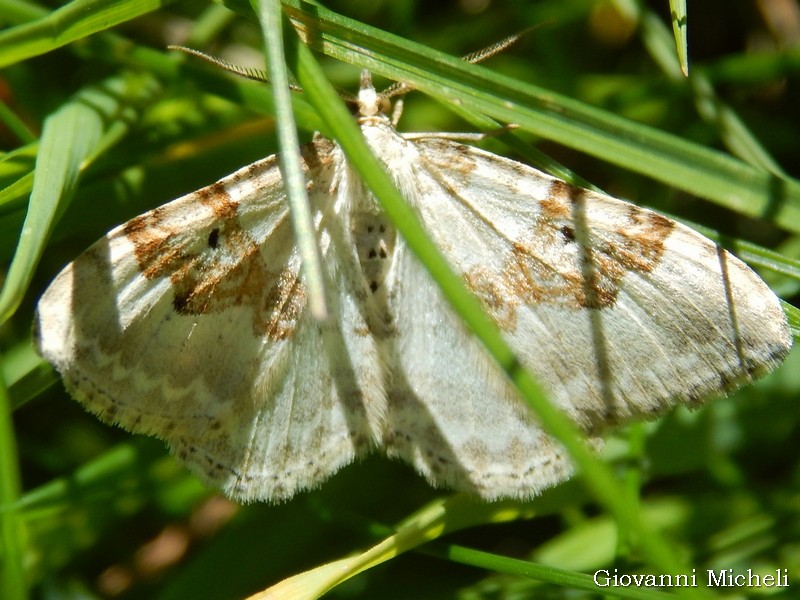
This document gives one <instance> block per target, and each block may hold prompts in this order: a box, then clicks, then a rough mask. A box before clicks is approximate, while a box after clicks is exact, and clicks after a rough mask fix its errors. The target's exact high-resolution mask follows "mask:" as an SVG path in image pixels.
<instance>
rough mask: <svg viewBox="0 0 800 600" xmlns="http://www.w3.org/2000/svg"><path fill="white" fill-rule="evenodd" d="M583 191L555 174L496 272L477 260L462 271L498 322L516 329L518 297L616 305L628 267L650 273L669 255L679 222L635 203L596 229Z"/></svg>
mask: <svg viewBox="0 0 800 600" xmlns="http://www.w3.org/2000/svg"><path fill="white" fill-rule="evenodd" d="M588 193H589V192H587V191H586V190H583V189H581V188H578V187H575V186H571V185H569V184H567V183H565V182H563V181H554V182H553V184H552V186H551V188H550V191H549V194H548V195H547V197H546V198H544V199H543V200H541V201H540V205H541V215H540V217H539V219H538V220H537V221H536V222H535V223H534V225H533V227H532V228H531V229H530V230H529V231H528V232H527V234H526V235H524V236H522V238H521V239H519V240H517V241H515V242H514V243H513V244H512V246H511V249H510V251H509V252H508V254H507V255H506V257H505V259H504V261H503V267H502V269H501V270H500V272H498V273H494V272H491V271H489V270H487V269H484V268H481V267H474V268H472V269H471V270H470V271H469V272H468V273H465V274H464V279H465V281H466V283H467V285H468V286H469V287H470V289H472V290H473V291H474V292H475V293H476V295H477V296H478V297H479V298H480V300H481V301H482V303H483V305H484V307H485V308H486V310H487V311H488V312H489V314H490V315H491V316H492V317H493V319H494V320H495V322H496V323H497V325H498V326H499V327H501V328H502V329H505V330H513V328H514V327H515V324H516V310H517V307H518V306H519V305H520V304H525V305H535V304H540V303H542V304H550V305H555V306H560V307H563V308H567V309H572V310H578V309H585V308H591V309H598V310H599V309H604V308H609V307H612V306H614V304H615V303H616V300H617V296H618V294H619V291H620V285H621V280H622V278H623V277H624V276H625V274H626V273H629V272H633V273H649V272H651V271H652V270H653V269H655V267H656V266H657V265H658V264H659V262H660V261H661V258H662V256H663V254H664V242H665V240H666V239H667V237H669V235H670V234H671V233H672V230H673V229H674V228H675V222H674V221H672V220H670V219H668V218H666V217H663V216H661V215H658V214H656V213H654V212H652V211H649V210H646V209H642V208H639V207H637V206H635V205H633V204H631V205H627V206H624V205H623V206H622V207H618V208H622V209H623V210H617V211H610V212H609V215H608V219H609V220H611V221H612V223H611V225H607V226H605V227H604V228H602V229H601V228H599V227H598V226H597V224H596V223H593V222H592V219H596V218H597V216H596V215H595V216H590V215H589V214H588V213H589V212H590V211H592V210H594V211H596V208H593V206H592V202H593V200H591V198H587V194H588Z"/></svg>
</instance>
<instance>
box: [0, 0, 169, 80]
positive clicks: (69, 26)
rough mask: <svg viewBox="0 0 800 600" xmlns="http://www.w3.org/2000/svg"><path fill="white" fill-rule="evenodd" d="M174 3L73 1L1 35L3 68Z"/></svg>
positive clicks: (161, 0)
mask: <svg viewBox="0 0 800 600" xmlns="http://www.w3.org/2000/svg"><path fill="white" fill-rule="evenodd" d="M171 1H172V0H122V1H120V0H74V1H73V2H70V3H69V4H67V5H66V6H62V7H61V8H59V9H57V10H54V11H53V12H51V13H49V14H47V15H45V16H43V17H41V18H39V19H37V20H35V21H30V22H28V23H24V24H22V25H17V26H16V27H11V28H9V29H6V30H5V31H2V32H0V68H2V67H7V66H8V65H11V64H14V63H17V62H19V61H21V60H25V59H26V58H30V57H32V56H39V55H40V54H44V53H46V52H50V51H51V50H54V49H56V48H60V47H61V46H64V45H66V44H69V43H70V42H74V41H75V40H79V39H81V38H84V37H86V36H89V35H92V34H93V33H97V32H98V31H104V30H106V29H108V28H110V27H113V26H115V25H119V24H120V23H124V22H125V21H128V20H130V19H132V18H134V17H138V16H140V15H143V14H145V13H147V12H150V11H153V10H156V9H157V8H161V7H162V6H165V5H167V4H170V3H171Z"/></svg>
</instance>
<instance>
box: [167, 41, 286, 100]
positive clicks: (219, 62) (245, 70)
mask: <svg viewBox="0 0 800 600" xmlns="http://www.w3.org/2000/svg"><path fill="white" fill-rule="evenodd" d="M167 49H168V50H179V51H181V52H183V53H185V54H191V55H192V56H196V57H197V58H201V59H203V60H204V61H206V62H208V63H211V64H212V65H215V66H217V67H219V68H221V69H225V70H226V71H228V72H229V73H233V74H234V75H239V76H240V77H244V78H246V79H252V80H253V81H260V82H261V83H267V82H268V81H269V77H267V74H266V73H265V72H264V71H261V70H260V69H251V68H249V67H243V66H241V65H235V64H233V63H230V62H228V61H227V60H223V59H221V58H217V57H216V56H212V55H210V54H206V53H205V52H200V50H195V49H194V48H187V47H186V46H175V45H170V46H167ZM289 88H290V89H292V90H294V91H296V92H297V91H302V90H301V89H300V87H299V86H296V85H292V84H290V85H289Z"/></svg>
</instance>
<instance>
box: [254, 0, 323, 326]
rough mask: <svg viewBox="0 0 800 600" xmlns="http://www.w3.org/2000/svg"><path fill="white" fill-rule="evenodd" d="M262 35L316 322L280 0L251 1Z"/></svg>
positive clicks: (318, 273) (309, 232) (309, 226)
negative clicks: (255, 10)
mask: <svg viewBox="0 0 800 600" xmlns="http://www.w3.org/2000/svg"><path fill="white" fill-rule="evenodd" d="M254 3H255V4H256V5H257V7H256V8H257V11H258V16H259V23H260V24H261V29H262V32H263V34H264V41H265V44H266V50H267V60H268V63H269V74H270V83H271V84H272V90H273V94H274V96H275V117H276V119H275V122H276V127H277V130H278V140H279V143H280V148H281V153H280V156H281V166H282V168H283V169H282V170H283V182H284V185H285V186H286V196H287V199H288V201H289V206H290V207H291V211H292V225H293V226H294V232H295V239H296V240H297V245H298V247H299V249H300V257H301V259H302V264H303V267H302V268H303V275H304V276H305V283H306V287H307V289H308V303H309V310H310V311H311V314H312V315H313V316H314V318H315V319H317V320H320V321H321V320H324V319H326V318H327V316H328V308H327V303H326V300H325V283H324V281H323V277H322V258H321V256H320V251H319V246H318V245H317V237H316V235H315V231H316V229H315V227H314V221H313V217H312V215H311V206H310V204H309V201H308V194H307V192H306V177H305V174H304V173H303V167H302V164H301V158H300V141H299V139H298V137H297V127H296V125H295V121H294V114H293V113H292V98H291V94H290V92H289V90H290V88H289V74H288V71H287V70H286V60H285V59H284V55H283V22H282V14H281V5H280V0H254Z"/></svg>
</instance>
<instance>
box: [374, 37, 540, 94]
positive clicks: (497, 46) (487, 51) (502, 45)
mask: <svg viewBox="0 0 800 600" xmlns="http://www.w3.org/2000/svg"><path fill="white" fill-rule="evenodd" d="M540 26H541V25H535V26H533V27H528V28H527V29H523V30H522V31H520V32H518V33H515V34H514V35H510V36H508V37H507V38H505V39H502V40H500V41H499V42H496V43H494V44H492V45H491V46H487V47H486V48H483V49H481V50H478V51H477V52H470V53H469V54H467V55H466V56H462V57H461V60H463V61H465V62H468V63H472V64H475V63H479V62H482V61H484V60H486V59H487V58H491V57H492V56H495V55H496V54H500V53H501V52H502V51H503V50H505V49H506V48H508V47H510V46H513V45H514V44H516V43H517V42H518V41H519V40H520V39H522V38H523V37H524V36H526V35H528V34H529V33H530V32H531V31H533V30H534V29H536V28H538V27H540ZM413 90H414V86H413V85H411V84H410V83H405V82H403V81H398V82H396V83H393V84H392V85H390V86H389V87H388V88H386V89H385V90H383V91H382V92H381V96H383V97H384V98H393V97H394V96H400V95H403V94H407V93H408V92H410V91H413Z"/></svg>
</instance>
